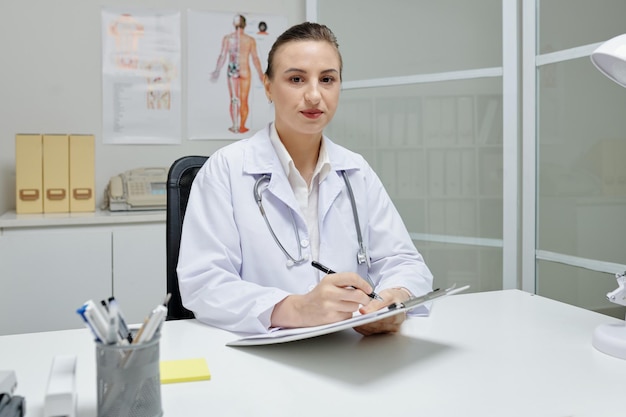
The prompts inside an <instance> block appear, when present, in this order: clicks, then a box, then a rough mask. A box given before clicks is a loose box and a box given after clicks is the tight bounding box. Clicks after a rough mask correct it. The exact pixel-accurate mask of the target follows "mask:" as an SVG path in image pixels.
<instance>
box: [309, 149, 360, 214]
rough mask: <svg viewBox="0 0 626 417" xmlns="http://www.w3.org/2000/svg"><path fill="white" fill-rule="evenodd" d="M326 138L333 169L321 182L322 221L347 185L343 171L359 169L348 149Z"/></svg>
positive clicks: (319, 209) (320, 203)
mask: <svg viewBox="0 0 626 417" xmlns="http://www.w3.org/2000/svg"><path fill="white" fill-rule="evenodd" d="M324 140H325V141H326V142H325V145H326V152H327V153H328V159H329V161H330V166H331V169H332V170H331V171H330V173H329V174H328V176H327V177H326V178H325V179H324V181H322V183H321V184H320V196H319V206H318V212H319V216H320V222H323V221H324V219H325V217H326V215H327V214H328V211H329V210H330V208H331V206H332V205H333V202H334V201H335V199H336V198H337V197H338V196H339V194H340V193H341V192H342V190H343V189H344V188H345V186H346V184H345V182H344V180H343V176H342V174H341V171H342V170H345V171H346V173H348V175H349V174H350V171H351V170H354V169H358V164H357V163H356V161H355V160H354V158H353V157H352V156H351V154H350V153H349V152H348V151H346V150H345V149H344V148H342V147H340V146H337V145H336V144H335V143H334V142H332V141H331V140H330V139H328V138H327V137H324ZM320 224H321V223H320Z"/></svg>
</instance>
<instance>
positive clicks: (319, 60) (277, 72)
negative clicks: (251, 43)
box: [265, 41, 341, 139]
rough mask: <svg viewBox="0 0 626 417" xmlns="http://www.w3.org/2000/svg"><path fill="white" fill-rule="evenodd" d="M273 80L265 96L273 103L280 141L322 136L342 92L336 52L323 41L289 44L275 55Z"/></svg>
mask: <svg viewBox="0 0 626 417" xmlns="http://www.w3.org/2000/svg"><path fill="white" fill-rule="evenodd" d="M272 66H273V69H274V71H273V74H274V75H273V79H272V80H270V79H268V78H267V77H265V93H266V95H267V98H268V99H269V100H271V101H273V102H274V109H275V121H276V129H277V131H278V132H279V133H280V135H281V138H282V139H285V138H288V137H289V136H293V135H315V136H319V135H321V133H322V131H323V130H324V128H325V127H326V125H328V123H330V121H331V120H332V118H333V116H334V115H335V111H336V109H337V103H338V102H339V93H340V91H341V79H340V72H339V71H340V61H339V54H338V52H337V50H336V49H335V48H334V47H333V46H332V45H331V44H329V43H328V42H324V41H292V42H288V43H286V44H284V45H282V46H281V47H280V48H278V50H277V51H276V53H275V54H274V61H273V63H272Z"/></svg>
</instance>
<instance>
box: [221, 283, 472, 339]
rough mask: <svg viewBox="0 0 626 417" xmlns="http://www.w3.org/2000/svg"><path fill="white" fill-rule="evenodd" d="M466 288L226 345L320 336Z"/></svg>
mask: <svg viewBox="0 0 626 417" xmlns="http://www.w3.org/2000/svg"><path fill="white" fill-rule="evenodd" d="M468 288H469V285H466V286H464V287H461V288H456V286H452V287H450V288H447V289H445V290H440V289H437V290H434V291H432V292H429V293H428V294H425V295H422V296H420V297H413V298H411V299H409V300H407V301H406V302H404V303H403V304H400V305H392V306H390V307H385V308H383V309H381V310H378V311H373V312H371V313H368V314H362V315H357V316H354V317H352V318H349V319H346V320H342V321H339V322H336V323H331V324H324V325H321V326H313V327H304V328H295V329H277V330H274V331H271V332H270V333H263V334H255V335H251V336H246V337H243V338H241V339H237V340H233V341H232V342H228V343H226V346H259V345H273V344H278V343H286V342H293V341H296V340H303V339H310V338H312V337H317V336H322V335H325V334H330V333H335V332H339V331H341V330H344V329H350V328H354V327H357V326H362V325H364V324H368V323H373V322H375V321H378V320H382V319H384V318H387V317H391V316H395V315H396V314H400V313H405V312H407V311H410V310H413V309H414V308H416V307H419V306H421V305H423V304H425V303H427V302H429V301H432V300H436V299H438V298H441V297H445V296H448V295H452V294H457V293H459V292H461V291H465V290H466V289H468Z"/></svg>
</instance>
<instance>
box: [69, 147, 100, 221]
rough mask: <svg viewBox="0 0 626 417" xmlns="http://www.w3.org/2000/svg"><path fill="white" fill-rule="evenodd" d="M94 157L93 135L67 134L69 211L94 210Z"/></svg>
mask: <svg viewBox="0 0 626 417" xmlns="http://www.w3.org/2000/svg"><path fill="white" fill-rule="evenodd" d="M95 159H96V158H95V139H94V136H93V135H70V136H69V164H70V172H69V178H70V182H69V192H70V195H69V200H70V212H89V211H95V210H96V199H95V182H96V179H95Z"/></svg>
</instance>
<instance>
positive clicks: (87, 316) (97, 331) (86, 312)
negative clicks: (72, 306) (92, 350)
mask: <svg viewBox="0 0 626 417" xmlns="http://www.w3.org/2000/svg"><path fill="white" fill-rule="evenodd" d="M90 301H91V300H90ZM90 301H87V302H86V303H85V304H83V305H82V306H81V307H80V308H79V309H78V310H76V312H77V313H78V314H79V315H80V316H81V317H82V319H83V321H84V322H85V325H86V326H87V328H88V329H89V330H91V333H93V335H94V336H95V338H96V341H98V342H100V343H102V342H104V340H105V335H104V333H103V330H104V329H102V327H101V326H100V325H99V324H98V323H97V322H96V319H95V317H94V313H93V311H94V310H93V305H92V304H93V303H91V302H90Z"/></svg>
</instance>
